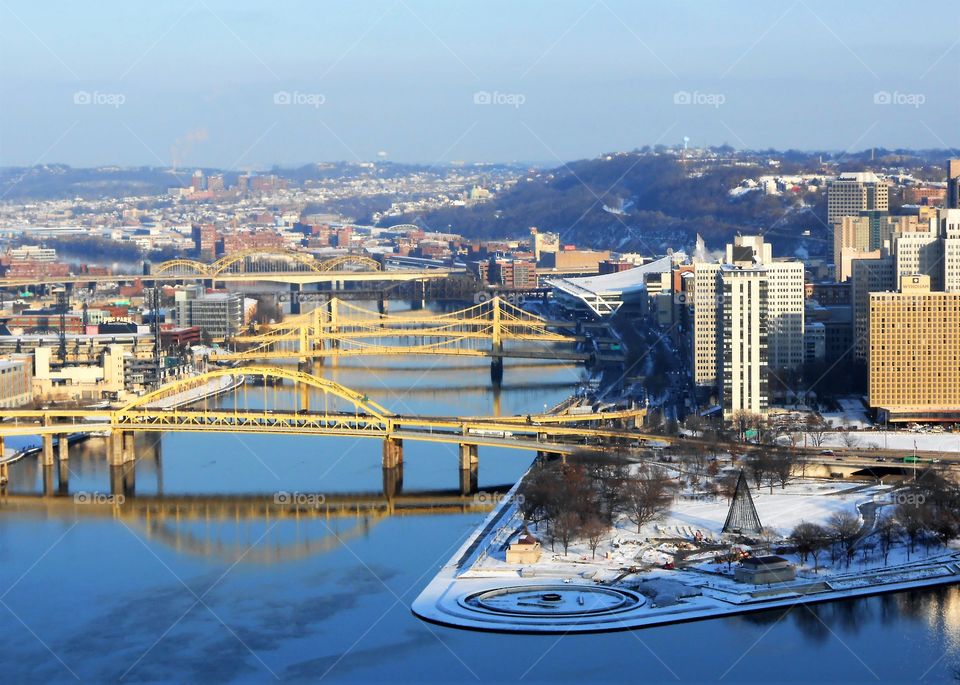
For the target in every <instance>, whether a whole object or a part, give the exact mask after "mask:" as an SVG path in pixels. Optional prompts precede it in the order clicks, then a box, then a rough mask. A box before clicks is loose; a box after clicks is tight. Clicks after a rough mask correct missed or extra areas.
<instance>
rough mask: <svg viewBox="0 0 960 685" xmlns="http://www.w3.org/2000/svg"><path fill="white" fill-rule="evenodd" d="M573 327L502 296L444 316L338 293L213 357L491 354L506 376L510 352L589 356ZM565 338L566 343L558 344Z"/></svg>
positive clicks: (574, 358) (512, 354)
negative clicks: (367, 303) (376, 305)
mask: <svg viewBox="0 0 960 685" xmlns="http://www.w3.org/2000/svg"><path fill="white" fill-rule="evenodd" d="M570 326H571V324H570V323H569V322H556V321H548V320H546V319H542V318H540V317H538V316H536V315H534V314H531V313H529V312H527V311H524V310H523V309H520V308H519V307H516V306H514V305H512V304H510V303H509V302H507V301H506V300H504V299H501V298H500V297H493V298H491V299H489V300H487V301H485V302H482V303H480V304H475V305H473V306H471V307H466V308H464V309H459V310H457V311H454V312H449V313H445V314H435V313H432V312H429V311H424V310H417V311H410V312H404V313H403V314H386V313H384V312H377V311H373V310H369V309H364V308H363V307H359V306H357V305H355V304H351V303H349V302H345V301H343V300H340V299H338V298H332V299H330V301H329V302H328V303H326V304H325V305H323V306H318V307H316V308H315V309H313V310H311V311H310V312H308V313H306V314H301V315H297V316H293V317H290V318H288V319H286V320H284V321H283V322H281V323H278V324H274V325H273V326H271V327H270V329H269V330H266V331H263V332H258V333H257V334H255V335H240V336H236V337H234V338H233V342H234V343H236V344H237V345H239V346H242V348H243V349H242V351H237V352H228V353H219V354H218V355H216V357H215V358H217V359H231V360H244V361H251V360H262V359H283V358H298V359H300V360H301V361H305V360H308V359H314V358H321V359H322V358H324V357H336V356H360V355H362V356H371V355H381V356H386V355H411V354H412V355H453V356H471V357H493V358H494V360H495V364H497V363H498V362H499V366H500V375H501V377H502V361H501V360H502V359H503V358H504V357H524V358H536V359H541V358H549V359H558V360H570V361H584V360H587V359H589V358H590V354H589V353H586V352H580V351H577V350H575V349H570V348H569V346H570V344H571V343H576V342H577V341H578V340H579V338H578V337H577V336H574V335H571V334H569V333H565V332H562V329H564V328H569V327H570ZM564 344H565V345H566V347H567V349H563V348H562V347H559V345H564ZM495 373H496V371H495ZM495 380H496V379H495Z"/></svg>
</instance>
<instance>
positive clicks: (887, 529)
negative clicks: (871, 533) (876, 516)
mask: <svg viewBox="0 0 960 685" xmlns="http://www.w3.org/2000/svg"><path fill="white" fill-rule="evenodd" d="M902 535H903V526H901V525H900V522H899V521H897V519H896V518H895V517H894V516H893V515H892V514H886V515H885V516H884V517H883V518H881V519H880V520H879V521H878V522H877V540H878V541H879V543H880V553H881V554H883V563H884V564H886V563H887V559H889V557H890V549H891V548H892V547H893V546H894V545H895V544H897V541H898V540H899V539H900V538H901V536H902Z"/></svg>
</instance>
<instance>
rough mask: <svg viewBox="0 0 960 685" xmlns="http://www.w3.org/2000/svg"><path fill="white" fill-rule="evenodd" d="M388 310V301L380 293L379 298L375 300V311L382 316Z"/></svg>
mask: <svg viewBox="0 0 960 685" xmlns="http://www.w3.org/2000/svg"><path fill="white" fill-rule="evenodd" d="M389 309H390V303H389V300H387V298H385V297H384V296H383V293H380V296H379V297H378V298H377V311H378V312H380V314H381V315H384V314H386V313H387V312H388V311H389Z"/></svg>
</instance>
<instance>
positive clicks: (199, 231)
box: [192, 224, 220, 262]
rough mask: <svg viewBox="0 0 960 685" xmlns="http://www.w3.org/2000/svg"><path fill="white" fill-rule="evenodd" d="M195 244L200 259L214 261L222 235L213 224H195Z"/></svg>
mask: <svg viewBox="0 0 960 685" xmlns="http://www.w3.org/2000/svg"><path fill="white" fill-rule="evenodd" d="M192 235H193V245H194V249H195V250H196V251H197V256H198V257H199V258H200V259H206V260H207V261H210V262H212V261H213V260H214V259H216V258H217V243H218V242H219V240H220V235H219V233H218V232H217V227H216V226H214V225H213V224H193V227H192Z"/></svg>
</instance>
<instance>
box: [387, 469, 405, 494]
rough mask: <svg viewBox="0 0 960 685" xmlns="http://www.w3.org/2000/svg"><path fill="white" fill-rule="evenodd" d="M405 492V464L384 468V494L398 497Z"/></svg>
mask: <svg viewBox="0 0 960 685" xmlns="http://www.w3.org/2000/svg"><path fill="white" fill-rule="evenodd" d="M402 492H403V464H402V463H401V464H400V465H399V466H394V467H393V468H386V467H384V469H383V496H384V497H387V498H392V497H396V496H397V495H399V494H401V493H402Z"/></svg>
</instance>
